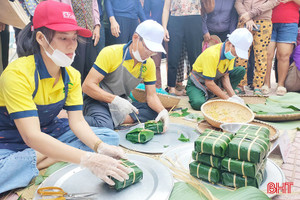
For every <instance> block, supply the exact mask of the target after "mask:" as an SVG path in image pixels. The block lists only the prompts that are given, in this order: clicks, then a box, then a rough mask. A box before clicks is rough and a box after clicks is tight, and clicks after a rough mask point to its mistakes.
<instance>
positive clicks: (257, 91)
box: [253, 88, 263, 96]
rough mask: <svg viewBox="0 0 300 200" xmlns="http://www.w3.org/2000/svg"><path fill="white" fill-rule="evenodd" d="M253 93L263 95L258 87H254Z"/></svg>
mask: <svg viewBox="0 0 300 200" xmlns="http://www.w3.org/2000/svg"><path fill="white" fill-rule="evenodd" d="M253 95H257V96H263V93H262V92H261V90H260V88H254V90H253Z"/></svg>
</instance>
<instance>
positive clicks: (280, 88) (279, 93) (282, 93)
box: [276, 86, 286, 96]
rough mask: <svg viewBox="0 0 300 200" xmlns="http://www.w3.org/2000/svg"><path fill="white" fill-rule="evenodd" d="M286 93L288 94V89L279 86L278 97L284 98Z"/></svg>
mask: <svg viewBox="0 0 300 200" xmlns="http://www.w3.org/2000/svg"><path fill="white" fill-rule="evenodd" d="M285 93H286V88H285V87H283V86H278V87H277V90H276V94H277V95H278V96H283V95H285Z"/></svg>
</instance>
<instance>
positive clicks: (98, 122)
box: [83, 95, 157, 130]
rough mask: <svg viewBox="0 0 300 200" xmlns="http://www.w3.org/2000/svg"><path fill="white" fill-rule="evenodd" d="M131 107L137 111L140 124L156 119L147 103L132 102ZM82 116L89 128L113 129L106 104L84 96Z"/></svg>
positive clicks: (133, 117)
mask: <svg viewBox="0 0 300 200" xmlns="http://www.w3.org/2000/svg"><path fill="white" fill-rule="evenodd" d="M132 105H134V106H135V107H136V108H137V109H138V110H139V114H137V116H138V118H139V120H140V122H142V123H143V122H146V121H148V120H154V119H155V118H156V117H157V113H156V112H155V111H154V110H152V109H151V108H150V107H149V106H148V104H147V103H140V102H133V103H132ZM83 115H84V118H85V120H86V121H87V123H88V124H89V125H90V126H95V127H106V128H109V129H112V130H113V129H114V128H115V126H114V122H113V120H112V118H111V114H110V111H109V107H108V104H107V103H104V102H100V101H97V100H94V99H92V98H90V97H88V96H86V95H84V104H83ZM129 115H130V117H131V118H132V119H133V121H134V122H135V123H136V122H138V121H137V119H136V116H135V115H134V114H133V113H131V114H129Z"/></svg>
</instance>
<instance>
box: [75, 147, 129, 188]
mask: <svg viewBox="0 0 300 200" xmlns="http://www.w3.org/2000/svg"><path fill="white" fill-rule="evenodd" d="M80 166H82V167H86V168H88V169H89V170H91V172H92V173H93V174H95V175H96V176H98V177H99V178H101V179H102V180H103V181H104V182H106V183H107V184H109V185H115V183H114V182H113V181H112V180H111V179H110V178H109V177H110V176H111V177H113V178H115V179H117V180H119V181H124V180H125V179H126V180H127V179H128V178H129V176H128V174H129V173H130V172H132V169H129V168H127V167H125V166H124V165H122V164H121V161H118V160H116V159H113V158H111V157H109V156H106V155H101V154H98V153H91V152H88V153H86V154H85V155H84V156H82V157H81V160H80Z"/></svg>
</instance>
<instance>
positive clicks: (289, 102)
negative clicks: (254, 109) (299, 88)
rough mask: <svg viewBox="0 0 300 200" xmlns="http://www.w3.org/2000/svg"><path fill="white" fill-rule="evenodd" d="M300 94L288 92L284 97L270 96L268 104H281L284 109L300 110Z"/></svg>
mask: <svg viewBox="0 0 300 200" xmlns="http://www.w3.org/2000/svg"><path fill="white" fill-rule="evenodd" d="M299 99H300V94H299V93H296V92H288V93H286V94H285V95H284V96H270V97H269V98H267V104H279V105H281V106H283V107H291V108H293V109H296V110H300V102H299Z"/></svg>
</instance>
